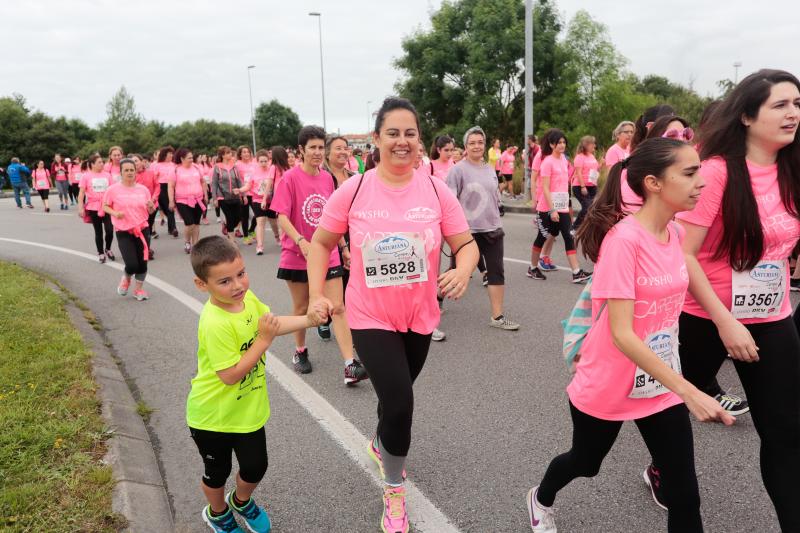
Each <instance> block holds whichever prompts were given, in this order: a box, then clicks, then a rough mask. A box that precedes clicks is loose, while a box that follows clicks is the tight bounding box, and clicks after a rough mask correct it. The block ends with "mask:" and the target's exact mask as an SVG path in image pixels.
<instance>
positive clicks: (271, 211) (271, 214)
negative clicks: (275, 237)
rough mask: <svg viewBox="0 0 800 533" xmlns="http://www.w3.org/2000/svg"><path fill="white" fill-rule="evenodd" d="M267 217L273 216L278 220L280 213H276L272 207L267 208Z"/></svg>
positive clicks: (272, 217)
mask: <svg viewBox="0 0 800 533" xmlns="http://www.w3.org/2000/svg"><path fill="white" fill-rule="evenodd" d="M267 218H271V219H273V220H278V213H276V212H275V211H273V210H272V209H269V208H267Z"/></svg>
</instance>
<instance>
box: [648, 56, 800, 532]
mask: <svg viewBox="0 0 800 533" xmlns="http://www.w3.org/2000/svg"><path fill="white" fill-rule="evenodd" d="M799 123H800V81H799V80H798V79H797V78H796V77H795V76H794V75H792V74H790V73H788V72H784V71H779V70H761V71H758V72H755V73H753V74H751V75H749V76H747V77H746V78H745V79H744V80H742V82H741V83H739V85H738V86H736V88H735V89H734V90H733V91H732V92H731V94H730V95H729V96H728V97H727V98H726V99H725V100H724V101H723V102H722V103H721V104H720V106H719V108H717V110H716V111H715V112H714V113H713V115H712V117H711V119H710V120H709V121H708V122H707V123H706V124H705V125H704V127H703V137H702V139H703V140H702V146H701V149H700V157H701V159H703V168H702V169H701V173H702V174H703V177H704V178H705V180H706V183H707V186H706V188H705V190H704V191H703V195H702V196H701V197H700V202H699V203H698V204H697V209H695V210H694V211H692V212H690V213H681V214H679V215H678V218H679V220H680V222H681V224H683V226H684V227H685V228H686V240H685V242H684V251H685V252H686V254H687V261H686V262H687V265H688V267H689V274H690V276H691V279H692V286H691V287H690V292H691V296H690V297H689V298H687V301H686V304H685V306H684V308H683V311H684V312H683V314H682V315H681V320H680V324H681V334H680V344H681V363H682V364H683V366H684V371H685V373H686V375H687V376H691V380H692V383H694V384H695V385H696V386H698V387H700V388H701V389H704V390H709V391H710V392H711V393H712V394H714V393H715V391H714V389H717V390H718V388H719V387H718V386H715V383H714V381H715V380H714V377H715V375H716V374H717V371H718V370H719V368H720V366H721V365H722V364H723V362H724V361H725V360H726V359H728V358H730V359H733V363H734V367H735V368H736V372H737V373H738V374H739V377H740V379H741V382H742V386H743V387H744V392H745V394H746V396H747V401H748V402H749V404H750V405H749V406H750V413H751V415H752V417H753V424H754V425H755V427H757V428H758V435H759V437H760V439H761V472H762V477H763V481H764V485H765V487H766V490H767V493H768V494H769V495H770V497H771V498H772V502H773V505H774V506H775V512H776V514H777V516H778V522H779V524H780V527H778V526H777V525H775V526H774V527H773V526H770V527H768V528H767V529H772V530H775V531H777V530H778V529H780V530H782V531H800V514H798V512H797V502H800V484H798V483H797V480H798V479H800V338H798V334H797V328H796V326H795V323H793V321H792V317H791V314H792V304H791V302H790V299H789V275H788V272H789V265H788V261H787V257H789V255H790V254H791V251H792V248H794V246H795V245H796V244H797V242H798V239H800V221H799V220H798V213H800V192H799V191H798V186H797V183H798V176H800V164H799V163H798V162H799V161H800V142H799V141H798V138H797V128H798V124H799ZM695 280H697V281H695ZM795 319H797V313H796V312H795ZM659 466H660V465H659Z"/></svg>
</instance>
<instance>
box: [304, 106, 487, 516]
mask: <svg viewBox="0 0 800 533" xmlns="http://www.w3.org/2000/svg"><path fill="white" fill-rule="evenodd" d="M375 132H376V133H375V135H374V137H373V138H374V140H375V144H376V145H377V147H378V148H379V149H380V164H379V165H378V167H377V168H376V169H375V170H370V171H367V172H366V173H365V174H364V175H363V176H360V177H353V178H351V179H349V180H348V181H347V182H345V183H344V184H343V185H342V187H341V188H340V189H339V190H338V191H336V192H335V193H334V194H333V196H332V197H331V199H330V202H329V203H328V204H327V205H326V206H325V209H324V211H323V214H322V220H321V222H320V226H319V228H318V229H317V231H316V232H315V233H314V238H313V239H312V243H311V247H310V249H311V251H310V256H309V264H308V276H309V290H310V293H311V300H312V303H315V302H320V301H321V302H324V303H325V305H326V307H327V308H328V309H329V310H330V313H331V314H332V315H333V317H334V319H335V318H336V317H337V316H339V315H340V314H341V313H343V312H344V309H343V307H342V305H341V302H338V301H334V300H333V299H332V298H331V296H330V290H329V288H328V287H326V282H325V278H326V274H325V273H326V270H327V264H328V257H329V256H330V254H331V252H335V250H336V246H337V245H341V244H342V236H343V235H344V233H345V232H346V231H348V230H349V232H350V239H351V247H352V259H351V261H352V262H351V263H350V265H349V266H350V269H351V274H350V283H349V284H348V287H347V317H348V321H350V325H351V327H352V328H353V330H352V331H353V340H354V341H355V343H356V347H357V349H358V354H359V356H360V357H361V358H362V360H363V361H364V365H365V366H366V367H367V369H368V370H369V376H370V379H371V380H372V383H373V386H374V389H375V392H376V394H377V396H378V400H379V403H380V406H381V409H380V410H379V412H380V414H379V416H380V420H379V421H378V426H377V431H376V435H375V437H374V438H373V439H372V440H371V441H370V442H369V443H368V445H367V446H368V451H369V453H370V455H371V457H372V458H373V459H374V460H375V461H376V462H377V463H378V465H379V467H380V468H381V472H382V474H383V479H384V482H385V486H384V498H383V506H384V507H383V508H384V513H383V517H382V524H381V527H382V530H383V531H407V530H408V514H407V512H406V505H405V488H404V486H403V479H404V478H405V475H404V464H405V459H406V456H407V454H408V450H409V447H410V443H411V423H412V417H411V414H412V411H413V388H412V384H413V382H414V380H415V379H416V377H417V376H418V375H419V373H420V371H421V370H422V367H423V364H424V363H425V358H426V357H427V354H428V347H429V344H430V339H431V333H432V332H433V330H434V328H435V327H436V325H437V324H438V322H439V307H438V303H437V301H436V292H437V288H439V289H441V290H442V291H443V293H444V294H446V295H447V296H449V297H451V298H459V297H461V296H462V295H463V293H464V291H465V290H466V287H467V284H468V282H469V276H470V274H471V273H472V271H473V270H474V269H475V266H476V265H477V262H478V247H477V246H476V244H475V242H474V239H473V238H472V235H471V234H470V231H469V226H468V225H467V221H466V218H465V217H464V212H463V211H462V209H461V206H460V204H459V203H458V200H456V198H455V196H454V195H453V193H452V192H451V191H450V190H449V189H448V187H447V185H446V184H445V183H443V182H442V181H441V180H439V179H436V178H432V177H431V176H429V175H424V174H421V173H419V172H415V169H414V164H415V160H416V158H417V154H418V153H419V140H418V139H419V121H418V118H417V115H416V111H415V110H414V107H413V106H412V105H411V103H410V102H408V100H405V99H401V98H387V99H386V100H385V101H384V103H383V106H382V107H381V109H380V110H379V111H378V114H377V118H376V124H375ZM443 240H444V241H446V242H447V244H448V246H449V247H450V249H451V250H453V251H454V252H453V255H455V257H456V268H455V269H453V270H448V271H447V272H446V273H444V274H442V275H441V276H438V272H439V250H440V246H441V243H442V241H443ZM437 278H438V279H437ZM437 282H438V283H437ZM437 285H438V287H437ZM314 308H316V306H315V307H314ZM337 334H338V333H337ZM384 417H385V419H384Z"/></svg>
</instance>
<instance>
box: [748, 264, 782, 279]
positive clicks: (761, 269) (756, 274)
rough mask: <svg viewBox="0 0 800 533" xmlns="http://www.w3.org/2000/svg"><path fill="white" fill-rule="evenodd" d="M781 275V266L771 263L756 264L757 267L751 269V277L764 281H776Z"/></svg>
mask: <svg viewBox="0 0 800 533" xmlns="http://www.w3.org/2000/svg"><path fill="white" fill-rule="evenodd" d="M780 276H781V267H779V266H778V265H775V264H771V263H767V264H766V265H756V267H755V268H754V269H753V270H751V271H750V277H751V278H753V279H754V280H756V281H760V282H762V283H769V282H770V281H775V280H776V279H778V278H779V277H780Z"/></svg>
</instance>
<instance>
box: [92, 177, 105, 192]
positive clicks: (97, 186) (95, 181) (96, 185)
mask: <svg viewBox="0 0 800 533" xmlns="http://www.w3.org/2000/svg"><path fill="white" fill-rule="evenodd" d="M106 189H108V180H107V179H105V178H92V190H93V191H94V192H106Z"/></svg>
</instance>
